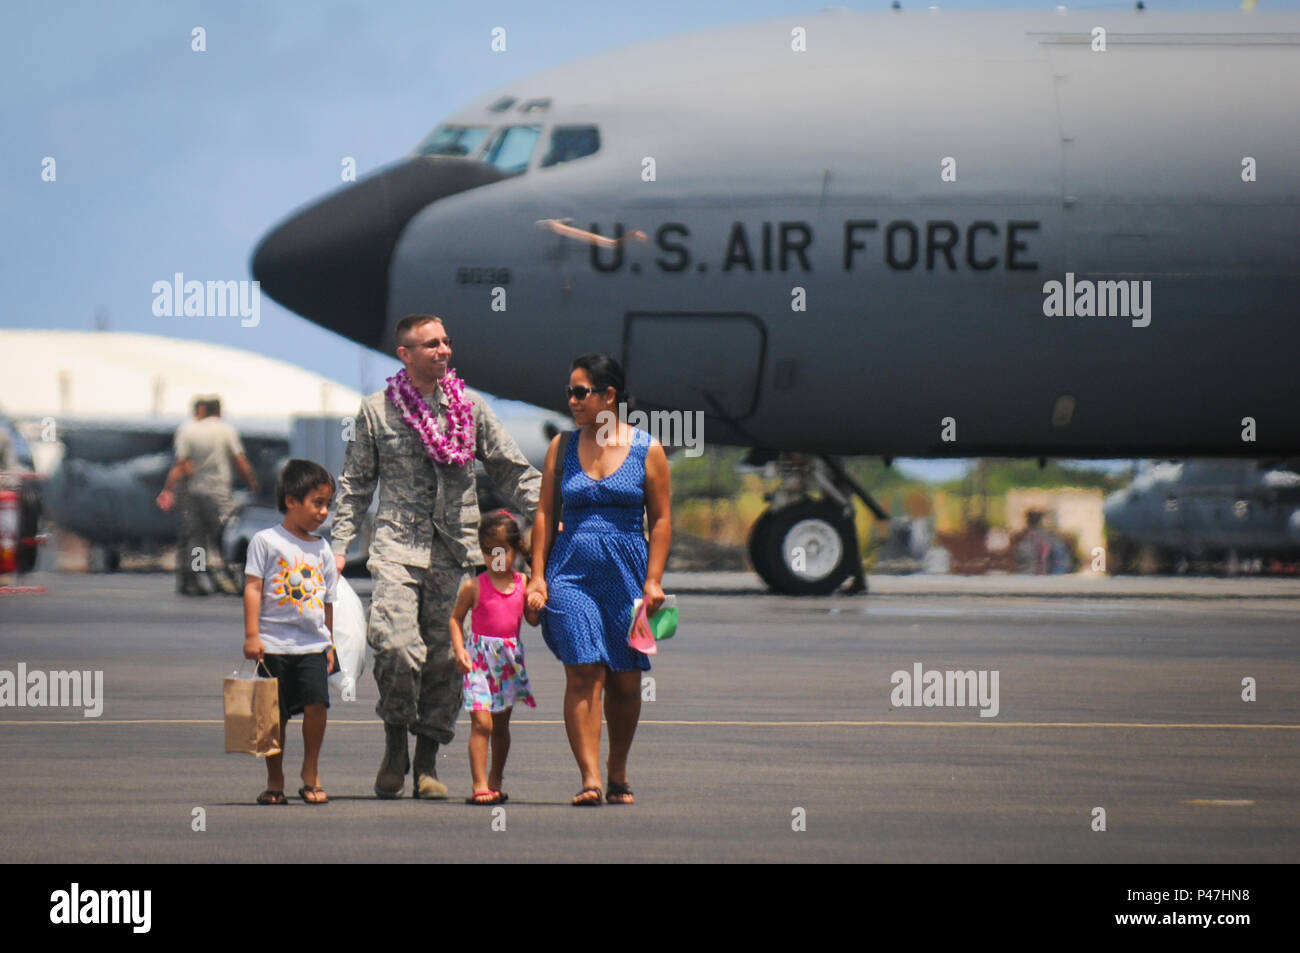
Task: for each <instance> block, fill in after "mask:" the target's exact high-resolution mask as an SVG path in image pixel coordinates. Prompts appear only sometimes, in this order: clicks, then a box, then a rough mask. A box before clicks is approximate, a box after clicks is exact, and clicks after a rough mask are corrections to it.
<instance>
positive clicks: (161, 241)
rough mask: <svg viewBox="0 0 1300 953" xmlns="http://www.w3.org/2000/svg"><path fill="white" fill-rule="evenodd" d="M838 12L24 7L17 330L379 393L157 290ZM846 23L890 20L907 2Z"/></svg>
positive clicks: (337, 365) (671, 3)
mask: <svg viewBox="0 0 1300 953" xmlns="http://www.w3.org/2000/svg"><path fill="white" fill-rule="evenodd" d="M827 5H828V4H827V3H826V2H814V3H795V2H770V0H743V2H732V0H728V2H710V3H701V2H698V0H693V2H687V0H655V2H653V3H649V2H647V3H632V2H618V3H611V2H608V0H603V2H575V0H563V2H562V3H561V4H558V5H557V4H554V3H478V2H475V3H439V2H432V3H431V2H429V0H396V2H383V0H374V2H371V3H332V4H331V3H315V2H297V0H294V2H274V3H266V2H210V3H204V2H131V0H125V2H120V3H112V4H105V3H89V2H88V3H63V2H58V0H54V2H50V3H43V4H20V5H11V6H10V7H9V8H8V9H7V10H6V16H5V19H6V29H5V31H4V34H3V36H0V96H2V97H3V102H4V109H3V117H2V119H0V123H2V128H3V129H4V133H3V148H0V212H2V213H3V221H4V222H5V225H6V226H7V227H6V229H5V234H4V238H3V239H0V242H2V243H3V244H2V246H0V247H2V249H3V254H0V283H3V287H4V290H5V298H4V307H3V309H0V326H3V327H47V328H72V329H87V328H90V327H93V326H94V325H95V322H96V319H97V316H99V318H100V319H101V320H103V321H104V322H106V324H107V326H108V328H110V329H112V330H127V331H138V332H144V333H152V334H165V335H170V336H176V337H184V338H190V339H195V340H206V341H215V342H219V343H222V344H227V345H229V346H232V347H239V348H245V349H249V350H257V351H259V352H261V353H265V354H268V355H270V356H272V357H276V358H279V359H282V360H288V361H292V362H294V363H297V364H301V365H303V366H305V367H309V368H311V369H312V370H315V371H317V372H319V373H322V374H324V375H326V376H328V377H332V378H334V379H336V380H338V381H340V382H342V383H344V384H347V385H349V386H352V387H356V388H358V389H361V390H368V389H373V388H375V387H377V386H379V385H380V384H381V383H382V380H383V377H385V376H386V375H387V374H389V373H391V371H392V370H393V369H394V367H395V366H396V361H395V358H391V357H387V356H384V355H379V354H375V353H373V352H367V351H365V350H364V349H363V348H360V347H358V346H356V345H354V344H352V343H350V342H348V341H345V340H343V339H342V338H339V337H337V336H336V335H334V334H332V333H330V332H328V331H325V330H322V329H319V328H317V327H316V326H315V325H312V324H311V323H309V322H307V321H305V320H303V319H301V318H299V317H297V316H296V315H294V314H292V313H291V312H288V311H285V310H284V309H283V308H280V307H279V306H278V305H276V304H275V303H274V302H272V301H270V300H269V299H268V298H265V297H264V298H263V300H262V320H261V324H260V325H259V326H258V327H257V328H243V327H241V326H240V323H239V320H238V319H237V318H235V319H231V318H213V317H210V318H182V317H164V318H160V317H155V316H154V315H153V313H152V310H151V304H152V301H153V295H152V293H151V290H150V289H151V286H152V284H153V282H155V281H158V280H170V278H171V276H172V274H173V273H174V272H177V271H179V272H183V273H185V274H186V275H187V276H188V277H195V278H199V279H200V280H207V279H212V278H217V279H223V280H225V279H243V278H248V277H249V274H248V261H249V257H250V253H251V251H252V248H253V246H254V245H255V244H256V242H257V240H258V238H259V237H260V236H261V235H262V234H263V233H264V232H265V231H266V230H267V229H268V228H269V227H270V226H272V225H273V224H275V223H276V222H277V221H279V220H280V219H281V218H283V217H284V216H285V215H286V214H287V213H288V212H289V211H290V210H292V209H293V208H294V207H296V206H298V205H300V204H302V203H304V202H306V201H308V200H310V199H312V198H314V197H317V196H319V195H321V194H322V193H324V192H327V191H329V190H331V189H333V188H335V187H337V186H338V185H339V168H340V160H341V158H342V157H343V156H353V157H355V159H356V161H357V169H358V173H359V174H361V175H364V174H365V173H366V172H368V171H371V170H373V169H375V168H378V167H379V166H382V165H385V164H387V163H389V162H391V161H393V160H394V159H396V158H399V157H400V156H402V155H403V154H405V153H406V152H407V151H409V150H410V148H411V147H412V146H414V145H415V143H416V142H417V141H419V140H420V139H421V137H423V136H424V135H425V134H426V133H427V132H429V130H431V129H432V128H433V127H434V126H435V125H437V123H438V121H439V120H440V119H441V118H442V117H444V116H445V115H447V114H448V113H450V112H451V111H453V110H454V109H456V108H457V107H459V106H461V105H462V104H464V103H465V102H466V101H468V100H470V99H473V98H475V97H477V96H480V95H482V94H483V93H485V92H488V91H489V90H491V89H493V88H495V87H497V86H500V85H502V84H504V83H507V82H510V81H512V80H514V79H516V78H519V77H523V76H527V75H529V74H531V73H534V72H537V71H539V70H542V69H545V68H548V67H552V66H556V65H559V64H562V63H564V62H566V61H568V60H572V59H576V58H578V57H581V56H586V55H588V54H592V53H598V52H602V51H604V50H609V49H613V48H616V47H619V46H624V45H628V44H631V43H636V42H638V41H641V40H646V39H652V38H656V37H662V36H670V35H673V34H677V33H684V32H689V31H693V30H701V29H709V28H713V27H721V26H727V25H732V24H737V23H744V22H749V21H754V20H761V19H766V18H772V17H782V16H788V15H796V14H799V13H805V12H815V11H817V10H820V9H823V8H824V7H826V6H827ZM845 6H848V7H849V8H850V9H855V10H875V9H884V8H886V7H887V6H888V3H887V0H886V2H880V3H870V4H864V3H852V4H846V5H845ZM904 6H905V7H906V8H909V9H918V10H919V9H923V8H924V6H925V4H922V3H905V4H904ZM941 6H942V7H943V8H944V9H945V10H973V9H1013V8H1014V9H1035V10H1044V9H1051V8H1052V7H1053V6H1054V4H1051V3H998V4H988V3H977V2H960V3H959V2H946V3H942V4H941ZM1071 6H1072V8H1073V9H1097V10H1114V9H1126V8H1128V7H1129V6H1130V4H1128V3H1109V4H1080V5H1071ZM1147 6H1148V8H1149V9H1152V10H1157V9H1159V10H1235V9H1236V6H1237V5H1236V4H1233V3H1221V2H1179V3H1168V2H1166V3H1159V2H1148V4H1147ZM1260 9H1261V10H1262V11H1267V10H1296V9H1300V0H1291V2H1287V3H1279V2H1269V0H1263V2H1261V4H1260ZM196 26H201V27H203V28H204V30H205V31H206V43H207V50H206V52H203V53H196V52H193V51H192V50H191V48H190V46H191V30H192V29H193V28H194V27H196ZM496 26H504V27H505V28H506V29H507V31H508V36H509V51H508V52H507V53H504V54H502V53H493V52H491V50H490V49H489V43H488V39H489V32H490V30H491V29H492V28H493V27H496ZM46 156H52V157H54V159H55V161H56V163H57V166H56V169H57V179H56V181H55V182H43V181H42V180H41V164H42V160H43V158H44V157H46ZM934 472H935V473H936V474H939V471H937V470H936V471H934ZM939 475H941V474H939Z"/></svg>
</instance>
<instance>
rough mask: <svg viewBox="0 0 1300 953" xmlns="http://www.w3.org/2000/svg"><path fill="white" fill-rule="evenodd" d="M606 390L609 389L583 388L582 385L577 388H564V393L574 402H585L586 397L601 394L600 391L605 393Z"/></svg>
mask: <svg viewBox="0 0 1300 953" xmlns="http://www.w3.org/2000/svg"><path fill="white" fill-rule="evenodd" d="M606 390H609V388H608V387H601V388H596V387H584V386H583V385H582V384H579V385H578V386H577V387H566V388H564V393H565V394H566V395H568V396H569V397H571V398H573V399H574V400H586V399H587V397H588V395H590V394H599V393H601V391H606Z"/></svg>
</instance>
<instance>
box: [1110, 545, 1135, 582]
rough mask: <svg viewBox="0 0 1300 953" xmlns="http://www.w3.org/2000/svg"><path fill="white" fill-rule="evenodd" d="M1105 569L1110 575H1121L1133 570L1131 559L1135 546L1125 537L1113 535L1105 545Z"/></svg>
mask: <svg viewBox="0 0 1300 953" xmlns="http://www.w3.org/2000/svg"><path fill="white" fill-rule="evenodd" d="M1107 550H1108V552H1107V560H1106V571H1107V572H1108V573H1109V574H1110V575H1112V576H1122V575H1127V574H1130V573H1132V572H1133V566H1132V564H1133V559H1134V555H1135V553H1136V551H1137V547H1136V546H1134V545H1133V544H1132V543H1131V542H1129V540H1128V538H1127V537H1124V536H1113V537H1111V540H1110V545H1109V546H1108V547H1107Z"/></svg>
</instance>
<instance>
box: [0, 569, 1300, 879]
mask: <svg viewBox="0 0 1300 953" xmlns="http://www.w3.org/2000/svg"><path fill="white" fill-rule="evenodd" d="M23 581H24V583H25V584H29V585H30V584H37V585H40V584H43V585H45V586H47V588H48V591H47V593H46V594H44V595H10V596H0V671H4V670H7V671H11V672H14V671H16V670H17V665H18V663H20V662H21V663H25V665H26V667H27V670H28V671H29V672H30V671H34V670H40V671H55V670H69V669H74V668H75V669H79V670H91V671H94V670H101V671H102V672H103V673H104V676H103V677H104V696H105V697H104V704H103V712H102V714H101V715H100V716H99V717H98V718H87V717H84V716H83V714H82V712H81V710H80V709H76V708H49V707H46V708H35V707H5V708H0V744H2V745H3V751H4V771H3V774H0V803H2V804H3V805H4V810H3V811H0V844H3V857H4V859H5V860H6V861H9V862H45V861H57V862H63V863H84V862H146V861H148V862H170V863H190V864H199V863H222V862H230V861H272V860H276V861H285V860H288V861H301V862H347V861H378V862H439V863H442V862H449V861H450V862H507V863H509V862H529V861H605V862H609V861H629V862H640V861H661V862H668V861H677V862H681V861H763V862H773V861H776V862H795V863H815V862H838V861H870V862H877V861H880V862H904V863H908V862H920V863H926V862H966V861H981V862H988V861H995V862H1078V863H1094V862H1193V863H1199V862H1209V863H1223V862H1290V863H1294V862H1295V861H1296V860H1297V859H1300V759H1298V757H1297V752H1300V744H1298V742H1300V651H1298V650H1300V625H1298V624H1297V621H1298V619H1300V581H1294V580H1255V579H1244V580H1210V579H1154V580H1136V579H1118V580H1115V579H1106V578H1099V579H1098V578H1083V577H1079V578H1075V577H1056V578H1052V579H1042V578H1032V579H1031V578H1023V577H993V578H978V579H972V578H958V577H933V576H925V577H905V578H899V577H875V576H873V577H871V580H870V581H871V587H872V592H871V594H870V595H867V596H830V597H824V598H803V599H796V598H789V597H781V596H772V595H768V594H766V593H764V592H763V591H762V589H761V587H760V585H759V583H758V580H757V578H756V577H753V576H750V575H746V574H692V575H679V576H671V575H670V576H669V578H668V579H667V580H666V584H665V589H666V590H667V591H669V592H677V593H678V594H679V596H680V605H681V618H682V623H681V629H680V632H679V635H678V637H677V638H676V639H674V640H673V641H671V642H668V643H665V644H664V645H663V646H662V648H661V651H660V653H659V655H658V656H657V657H656V659H655V661H654V670H653V671H652V672H651V673H650V674H651V675H652V676H653V679H654V681H653V684H652V685H647V686H646V692H647V694H649V693H650V692H651V691H652V692H653V700H652V701H651V700H647V701H645V703H644V705H643V709H642V721H641V725H640V728H639V729H638V732H637V738H636V743H635V744H634V746H633V749H632V761H631V772H630V774H631V781H632V784H633V787H634V788H635V790H636V797H637V803H636V804H635V805H634V806H631V807H623V806H615V805H608V804H606V805H602V806H601V807H599V808H596V809H576V808H573V807H571V806H570V805H569V799H570V797H571V796H572V795H573V793H574V792H575V791H576V790H577V789H578V787H579V786H580V785H579V778H578V774H577V770H576V768H575V766H574V762H573V759H572V755H571V754H570V752H569V748H568V744H567V741H566V738H565V734H564V728H563V724H562V721H561V710H560V702H561V695H562V687H563V670H562V668H561V667H560V665H559V663H558V662H556V661H555V659H554V658H553V656H551V654H550V653H549V651H547V649H546V647H545V645H544V644H543V642H542V639H541V635H540V632H539V631H538V630H536V629H529V628H527V627H525V645H526V650H527V653H528V660H529V671H530V677H531V679H532V684H533V688H534V691H535V693H536V695H537V697H538V700H539V707H538V708H537V709H521V710H518V711H516V713H515V718H514V721H513V725H514V732H513V739H514V740H513V747H512V750H511V753H510V761H509V766H508V769H507V773H506V784H505V789H506V790H507V791H508V792H509V794H510V800H509V803H508V804H506V805H505V806H504V808H502V809H495V810H494V809H493V808H484V807H476V806H471V805H466V804H465V803H463V798H464V796H465V795H466V794H467V793H468V792H469V789H470V785H469V769H468V762H467V755H466V748H465V741H466V733H465V731H464V728H465V722H464V721H462V723H461V730H460V731H458V734H457V738H456V740H455V742H453V743H452V744H451V745H450V746H446V747H444V748H443V750H442V752H441V754H440V757H439V775H440V776H441V777H442V779H443V780H444V781H446V782H447V783H448V784H449V785H450V786H451V789H452V800H450V801H447V802H428V801H415V800H412V799H410V798H409V797H407V798H403V799H401V800H397V801H379V800H377V799H376V798H375V797H374V796H373V793H372V790H371V786H372V784H373V780H374V773H375V770H376V768H377V767H378V764H379V760H380V756H381V753H382V746H383V730H382V728H381V726H380V724H379V722H378V721H377V719H376V718H375V716H374V700H375V688H374V683H373V680H372V679H371V678H370V677H369V676H366V677H365V678H364V679H363V681H362V685H361V691H360V692H359V698H358V700H357V701H356V702H342V701H339V700H337V699H336V700H335V701H334V702H333V706H332V707H331V709H330V713H329V714H330V722H329V728H328V731H327V734H326V738H325V745H324V752H323V755H322V761H321V764H322V782H323V784H324V786H325V787H326V789H327V791H328V793H329V795H330V798H331V801H330V803H329V804H328V805H326V806H324V807H312V806H308V805H305V804H304V803H303V802H302V801H300V800H299V799H298V798H297V797H295V796H292V794H291V797H290V805H289V806H287V807H259V806H256V805H255V804H253V799H254V797H255V796H256V795H257V793H258V792H259V791H261V790H262V788H263V787H264V781H265V770H264V767H263V765H262V764H261V763H260V762H258V761H257V760H256V759H254V758H252V757H250V756H247V755H227V754H224V753H223V752H222V748H223V733H222V722H221V718H222V710H221V687H220V679H221V677H222V676H223V675H225V674H227V673H228V672H229V671H231V670H232V669H233V668H235V667H236V666H237V665H238V663H239V661H240V643H241V640H242V622H241V615H240V603H239V601H238V600H237V599H234V598H230V597H220V596H212V597H209V598H206V599H194V598H183V597H181V596H179V595H176V594H175V593H174V592H173V589H172V580H171V577H170V576H167V575H162V574H133V573H121V574H116V575H72V574H55V573H38V574H35V575H33V576H30V577H25V578H24V580H23ZM354 582H357V589H358V591H360V592H362V593H366V592H368V590H369V583H368V581H367V580H361V581H356V580H354ZM917 664H919V665H920V666H921V670H922V671H923V672H924V671H928V670H939V671H941V672H942V671H948V670H954V671H974V672H977V673H978V672H980V671H983V672H985V673H988V681H986V683H985V685H986V688H988V689H989V690H990V695H991V688H992V684H993V683H992V681H991V675H992V673H993V672H995V671H996V672H997V673H998V681H997V688H998V690H997V713H996V716H995V717H981V714H980V712H981V708H980V707H979V706H978V705H975V706H972V705H971V704H969V702H970V701H971V699H966V701H967V702H968V704H966V705H965V706H963V707H955V706H947V707H939V706H934V707H926V706H924V705H922V706H920V707H913V706H906V707H904V706H902V705H899V704H896V702H898V701H900V699H899V698H898V697H897V695H898V692H900V691H901V689H898V690H896V689H895V685H894V679H893V675H894V673H895V672H906V673H907V674H908V675H909V676H910V675H911V674H912V673H913V671H914V666H916V665H917ZM923 677H924V676H923ZM1243 679H1253V680H1254V684H1255V698H1256V700H1254V701H1245V700H1243V697H1242V696H1243V687H1242V683H1243ZM891 695H894V696H895V697H892V698H891ZM986 697H988V696H986ZM909 700H913V699H912V697H911V696H910V695H909ZM948 700H949V701H955V700H956V699H954V698H950V699H948ZM990 700H991V699H990ZM922 701H924V698H923V697H922ZM983 707H984V708H985V709H986V710H989V711H991V710H992V705H991V704H986V705H984V706H983ZM301 752H302V747H301V736H300V735H299V733H298V722H297V721H296V720H295V722H294V723H293V724H292V725H291V727H290V734H289V740H288V753H287V756H286V763H285V766H286V774H287V775H288V776H289V778H290V780H291V781H293V779H294V778H295V777H296V774H297V770H298V764H299V759H300V756H301ZM287 787H289V789H290V791H291V792H292V791H293V790H294V789H296V787H297V784H296V783H290V784H289V785H287ZM408 791H409V784H408ZM196 809H202V810H201V811H197V810H196ZM1098 809H1101V810H1100V811H1099V810H1098ZM1103 811H1104V826H1105V829H1104V830H1099V829H1095V828H1097V827H1099V826H1100V824H1101V821H1102V819H1103V813H1102V812H1103ZM196 818H197V819H198V820H196ZM199 820H201V821H202V824H200V823H199ZM200 826H201V827H202V828H203V829H202V830H196V829H195V828H196V827H200Z"/></svg>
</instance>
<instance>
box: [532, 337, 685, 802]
mask: <svg viewBox="0 0 1300 953" xmlns="http://www.w3.org/2000/svg"><path fill="white" fill-rule="evenodd" d="M625 386H626V385H625V383H624V377H623V369H622V368H621V367H619V365H618V362H617V361H615V360H614V359H613V358H612V357H610V356H609V355H607V354H583V355H581V356H580V357H577V358H575V359H574V361H573V365H572V367H571V369H570V372H569V386H568V388H567V393H568V395H569V411H570V413H572V414H573V421H574V423H575V424H577V425H578V426H577V429H576V430H574V431H572V432H571V436H570V438H569V441H568V447H567V451H566V453H565V456H564V461H563V464H564V466H563V476H562V477H561V481H560V489H561V494H562V497H561V498H562V510H561V520H560V524H559V526H558V528H557V531H556V533H555V539H554V542H553V543H552V540H551V539H550V536H551V518H552V515H551V510H552V509H553V505H552V494H553V492H554V479H555V478H554V473H555V464H556V456H557V454H558V449H559V443H560V437H556V438H555V439H554V440H552V441H551V447H550V450H548V451H547V454H546V465H545V467H544V468H543V469H542V489H541V499H540V501H539V503H538V507H537V518H536V521H535V522H534V529H533V578H532V581H531V582H530V583H529V584H528V602H529V605H530V606H533V607H535V608H538V609H541V608H542V607H545V609H544V611H543V612H542V635H543V637H544V638H545V639H546V644H547V646H548V647H549V648H550V650H551V651H552V652H554V653H555V656H556V658H558V659H559V660H560V661H561V662H563V663H564V681H565V684H564V726H565V731H566V732H567V733H568V736H569V747H570V748H572V749H573V756H574V757H575V758H576V759H577V761H578V769H579V771H580V772H581V774H582V790H581V791H579V792H578V793H577V794H576V795H575V796H574V798H573V803H574V805H576V806H588V805H591V806H594V805H597V804H600V802H601V798H602V797H603V798H605V799H606V800H607V801H609V802H610V803H611V804H631V803H633V796H632V788H631V787H630V786H629V784H628V780H627V756H628V751H629V749H630V748H631V747H632V736H633V735H634V734H635V733H636V725H637V721H638V719H639V718H640V716H641V672H643V671H645V670H646V669H648V668H650V660H649V659H648V658H647V657H646V656H645V655H643V654H641V653H640V652H637V651H636V650H635V649H632V648H630V647H629V646H628V644H627V630H628V625H629V623H630V622H631V621H632V603H633V601H634V600H636V599H638V598H639V599H644V600H645V603H646V608H647V610H648V611H650V612H654V611H655V610H656V609H658V608H659V607H660V606H661V605H662V604H663V601H664V591H663V586H662V581H663V574H664V564H665V563H666V562H667V561H668V547H669V543H670V542H671V536H672V529H671V526H670V520H669V487H668V458H667V457H666V456H665V455H664V448H663V446H662V445H661V444H660V443H659V441H658V440H655V439H654V438H653V437H651V436H650V435H649V434H648V433H646V432H645V431H643V430H637V429H636V428H634V427H629V426H628V425H627V424H626V422H625V421H624V419H622V418H624V417H626V410H625V408H626V402H627V394H626V393H625V391H624V388H625ZM620 406H622V407H623V408H624V413H622V414H620V413H619V409H620ZM643 527H644V528H645V529H648V530H649V536H650V540H649V545H648V546H647V543H646V537H645V535H644V529H643ZM602 708H603V711H604V715H605V720H606V721H607V722H609V761H608V764H607V767H608V771H609V773H608V786H607V790H606V789H602V787H601V777H600V720H601V712H602Z"/></svg>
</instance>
